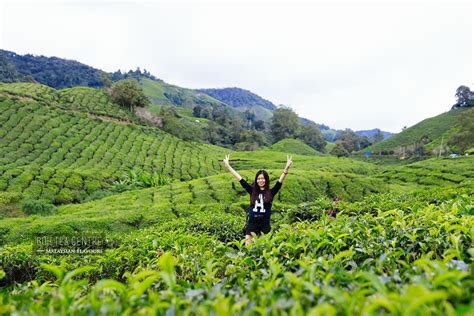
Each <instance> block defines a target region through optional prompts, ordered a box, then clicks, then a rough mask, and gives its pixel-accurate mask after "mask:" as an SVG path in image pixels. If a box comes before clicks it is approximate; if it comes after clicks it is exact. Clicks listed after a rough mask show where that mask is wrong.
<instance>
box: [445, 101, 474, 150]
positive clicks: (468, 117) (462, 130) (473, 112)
mask: <svg viewBox="0 0 474 316" xmlns="http://www.w3.org/2000/svg"><path fill="white" fill-rule="evenodd" d="M448 146H450V147H451V148H452V149H453V151H457V152H458V153H462V152H464V151H466V150H468V149H469V148H472V147H474V108H471V109H469V110H468V111H466V112H465V113H464V115H463V116H462V117H461V119H460V120H459V128H458V130H457V131H456V133H453V134H452V135H451V137H450V138H449V140H448Z"/></svg>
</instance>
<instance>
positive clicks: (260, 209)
mask: <svg viewBox="0 0 474 316" xmlns="http://www.w3.org/2000/svg"><path fill="white" fill-rule="evenodd" d="M240 184H241V185H242V187H243V188H244V189H245V190H246V191H247V192H248V193H249V194H252V191H253V188H252V186H251V185H250V184H248V183H247V181H245V180H244V179H243V178H242V179H241V180H240ZM280 188H281V182H280V181H277V182H276V183H275V185H274V186H273V188H272V189H271V190H270V191H271V194H272V197H274V196H275V195H276V194H277V193H278V191H280ZM271 210H272V202H267V201H263V194H262V193H261V194H259V195H258V197H257V200H256V201H255V205H250V207H249V208H248V214H249V217H250V219H254V218H259V219H260V218H261V219H264V220H265V221H270V214H271Z"/></svg>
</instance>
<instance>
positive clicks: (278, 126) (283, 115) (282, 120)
mask: <svg viewBox="0 0 474 316" xmlns="http://www.w3.org/2000/svg"><path fill="white" fill-rule="evenodd" d="M270 129H271V133H272V136H273V140H274V142H277V141H279V140H282V139H284V138H294V137H295V136H296V135H298V129H299V120H298V115H296V113H295V112H293V110H292V109H291V108H290V107H285V106H282V107H279V108H278V109H276V110H275V111H274V112H273V117H272V122H271V127H270Z"/></svg>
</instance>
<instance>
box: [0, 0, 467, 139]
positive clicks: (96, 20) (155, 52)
mask: <svg viewBox="0 0 474 316" xmlns="http://www.w3.org/2000/svg"><path fill="white" fill-rule="evenodd" d="M473 20H474V6H473V4H472V3H470V2H469V1H464V2H459V3H450V2H443V1H435V2H430V1H420V2H418V3H416V2H413V1H411V2H409V1H402V2H398V3H390V2H386V1H382V2H380V1H378V2H374V1H371V2H367V1H366V2H358V1H344V2H338V1H336V2H334V1H332V2H322V1H316V2H310V1H303V2H299V3H295V2H291V3H290V2H285V1H258V0H257V1H241V2H230V1H214V2H200V1H182V0H175V1H145V0H144V1H132V0H129V1H126V0H123V1H107V0H102V1H89V0H85V1H75V0H71V1H59V0H50V1H41V0H40V1H22V0H16V1H9V0H4V1H2V2H1V4H0V48H1V49H6V50H10V51H14V52H16V53H18V54H27V53H30V54H33V55H45V56H57V57H61V58H66V59H73V60H77V61H79V62H82V63H84V64H87V65H90V66H93V67H96V68H99V69H102V70H105V71H109V72H112V71H116V70H118V69H121V70H122V71H124V70H128V69H136V68H137V67H140V68H141V69H142V70H143V69H147V70H148V71H150V72H151V73H152V74H153V75H155V76H156V77H158V78H160V79H163V80H164V81H166V82H168V83H171V84H175V85H178V86H182V87H186V88H224V87H239V88H243V89H246V90H250V91H252V92H254V93H256V94H258V95H259V96H261V97H263V98H265V99H267V100H270V101H271V102H273V103H274V104H276V105H280V104H284V105H287V106H290V107H291V108H292V109H293V110H294V111H295V112H296V113H297V114H298V115H299V116H302V117H305V118H308V119H311V120H313V121H315V122H317V123H323V124H326V125H328V126H330V127H331V128H336V129H345V128H350V129H352V130H364V129H372V128H380V129H382V130H384V131H389V132H394V133H397V132H400V131H401V130H402V128H403V127H405V126H407V127H409V126H412V125H414V124H416V123H417V122H419V121H421V120H423V119H425V118H428V117H432V116H435V115H438V114H441V113H443V112H445V111H448V110H449V109H450V108H451V106H452V105H453V104H454V103H455V98H454V93H455V91H456V88H457V87H459V86H460V85H467V86H469V87H470V88H471V89H472V90H474V63H473V59H474V57H473V55H474V23H473V22H472V21H473Z"/></svg>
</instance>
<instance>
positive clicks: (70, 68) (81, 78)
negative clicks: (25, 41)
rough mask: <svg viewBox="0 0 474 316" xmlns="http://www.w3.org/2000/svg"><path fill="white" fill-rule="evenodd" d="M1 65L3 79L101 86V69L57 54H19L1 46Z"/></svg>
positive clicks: (57, 85)
mask: <svg viewBox="0 0 474 316" xmlns="http://www.w3.org/2000/svg"><path fill="white" fill-rule="evenodd" d="M0 69H1V70H0V81H2V82H18V81H26V82H34V81H36V82H40V83H42V84H45V85H48V86H50V87H53V88H56V89H63V88H70V87H75V86H88V87H100V86H102V82H101V80H100V74H101V71H100V70H98V69H95V68H93V67H90V66H87V65H84V64H81V63H79V62H77V61H74V60H67V59H62V58H57V57H45V56H34V55H31V54H26V55H18V54H15V53H13V52H9V51H6V50H0Z"/></svg>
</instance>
